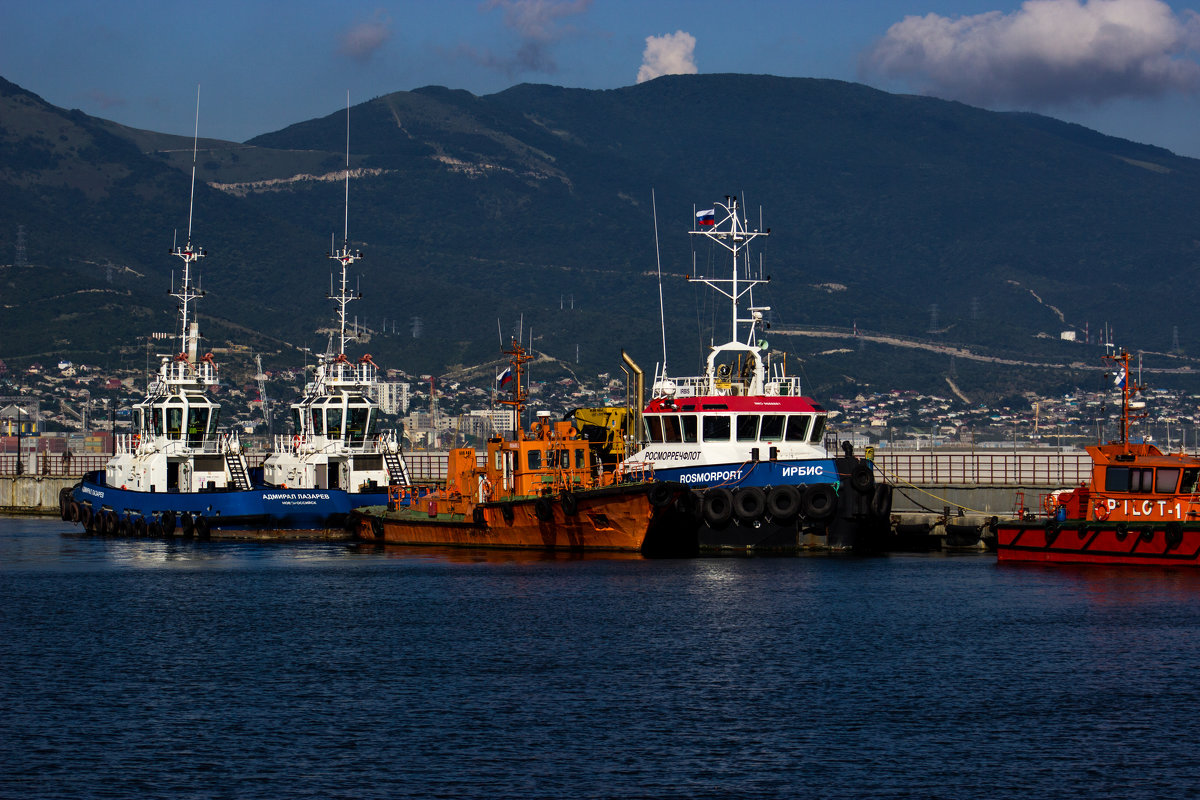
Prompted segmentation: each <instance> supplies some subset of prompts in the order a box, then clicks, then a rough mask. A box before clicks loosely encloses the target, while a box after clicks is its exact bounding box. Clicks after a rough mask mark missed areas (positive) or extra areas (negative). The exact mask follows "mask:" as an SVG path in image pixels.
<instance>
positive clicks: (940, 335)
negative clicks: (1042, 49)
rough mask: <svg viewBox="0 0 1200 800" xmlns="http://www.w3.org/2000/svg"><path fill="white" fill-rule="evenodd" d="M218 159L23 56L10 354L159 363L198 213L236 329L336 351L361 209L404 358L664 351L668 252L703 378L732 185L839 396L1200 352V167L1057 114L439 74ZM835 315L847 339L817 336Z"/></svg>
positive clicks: (427, 365)
mask: <svg viewBox="0 0 1200 800" xmlns="http://www.w3.org/2000/svg"><path fill="white" fill-rule="evenodd" d="M347 124H348V125H349V134H347ZM199 128H200V130H201V131H203V129H204V118H203V111H201V116H200V120H199ZM347 135H348V138H349V161H350V165H349V169H350V173H349V174H350V179H349V188H348V195H347V187H346V183H345V176H346V158H347V155H346V147H347V144H346V143H347ZM192 167H193V142H192V140H191V139H190V138H188V137H180V136H174V135H169V134H159V133H154V132H150V131H141V130H135V129H131V128H127V127H124V126H121V125H119V124H117V123H114V122H111V121H108V120H103V119H99V118H95V117H90V116H87V115H85V114H83V113H81V112H79V111H72V110H65V109H61V108H57V107H55V106H52V105H50V104H48V103H46V102H45V101H44V100H42V99H41V98H39V97H37V96H36V95H34V94H32V93H30V92H28V91H26V90H24V89H22V88H21V87H19V86H16V85H15V84H12V83H9V82H7V81H4V80H2V79H0V262H6V263H4V264H3V265H2V266H0V358H3V359H5V360H6V361H7V362H8V363H9V364H10V365H14V364H21V363H26V362H28V361H31V360H47V359H54V358H68V359H73V360H77V361H84V362H87V363H99V364H101V365H107V366H110V367H111V366H116V365H122V366H129V367H135V366H139V365H141V364H142V361H143V360H144V358H145V353H146V351H147V349H148V347H149V345H148V344H147V340H146V337H147V335H148V334H151V333H154V332H171V331H173V330H174V326H175V324H176V318H177V314H176V311H175V308H174V304H173V301H172V300H171V298H170V297H169V296H168V293H169V291H170V289H171V286H172V284H173V281H174V282H177V281H178V277H177V274H175V273H176V272H177V268H178V264H177V263H173V262H175V259H174V258H173V257H172V256H171V255H170V254H169V253H168V251H169V249H170V248H171V247H172V246H173V245H174V244H176V243H178V244H182V243H183V242H184V240H185V239H186V238H187V236H188V229H189V225H190V228H191V239H192V241H193V242H194V243H196V244H197V245H200V246H203V247H205V248H206V249H207V251H208V253H209V255H208V256H207V257H206V258H205V259H204V261H203V262H202V267H203V269H202V276H203V277H202V286H203V288H204V289H205V291H206V296H205V297H204V298H203V300H202V301H201V303H200V306H199V314H200V320H201V322H202V324H203V328H202V332H203V333H204V335H205V337H206V344H208V345H209V346H210V348H212V349H217V348H230V347H232V346H236V348H237V349H240V350H244V351H247V352H253V353H261V354H263V356H264V360H265V361H266V362H267V363H268V364H272V365H283V364H294V365H299V364H300V363H301V360H302V359H303V358H304V355H303V353H302V349H303V348H308V349H310V350H323V349H325V347H326V346H327V343H328V329H329V327H330V325H331V323H332V320H333V305H332V303H330V302H329V300H328V299H327V297H326V295H327V293H328V291H329V289H330V273H331V266H332V263H333V262H331V261H330V260H329V259H328V258H327V257H326V256H327V253H328V252H329V249H330V244H331V242H333V243H335V244H336V245H340V244H341V240H342V238H343V232H344V231H345V232H348V239H349V241H350V243H351V245H352V246H354V247H359V248H361V249H362V250H363V251H364V253H365V256H366V257H365V258H364V260H363V261H361V262H359V264H357V265H356V269H359V268H361V271H360V274H358V275H356V276H355V281H356V286H357V287H358V288H359V289H360V290H361V292H362V294H363V297H362V299H361V300H360V301H357V302H355V303H352V304H351V306H350V310H351V312H352V313H353V314H355V315H356V316H357V322H358V325H359V327H360V328H362V329H363V330H364V332H365V333H366V334H367V335H366V336H364V341H363V342H361V348H362V351H363V352H367V351H369V352H371V353H372V354H373V356H374V358H375V360H376V362H378V363H379V364H380V365H381V366H384V367H397V368H401V369H403V370H406V371H408V372H410V373H414V374H416V373H431V374H438V375H440V374H447V373H452V372H453V371H454V370H456V369H457V368H458V367H461V366H463V365H473V364H480V363H485V362H489V361H494V360H496V359H497V358H498V355H499V350H500V341H501V340H506V339H507V338H508V337H509V336H510V335H511V334H512V333H513V332H514V331H516V330H517V329H518V327H519V328H520V330H521V331H522V332H523V335H525V336H528V335H530V333H531V332H532V335H533V337H534V347H535V349H537V350H539V351H541V352H544V353H547V354H549V355H551V356H553V357H555V358H557V359H559V360H560V364H561V369H562V370H563V371H564V374H565V373H566V372H567V371H570V370H583V371H587V372H591V373H594V372H597V371H612V372H616V368H617V366H618V364H619V355H620V350H621V349H625V350H627V351H628V352H629V353H630V354H631V355H632V356H633V357H634V358H635V359H637V360H638V361H639V362H640V363H641V364H642V365H643V366H644V367H645V368H646V369H647V371H650V370H651V369H652V367H653V365H654V364H655V363H656V362H658V361H661V360H662V358H663V352H664V341H663V340H664V336H663V333H662V331H661V329H660V306H659V284H660V278H659V275H660V274H661V276H662V277H661V285H662V289H663V295H662V296H663V305H662V308H661V315H662V319H663V320H665V328H666V336H665V340H666V341H665V351H666V353H667V356H668V361H669V364H670V366H671V369H672V372H674V373H676V374H689V373H692V372H693V371H694V370H695V369H696V368H697V367H698V366H699V363H700V359H701V358H702V357H703V355H704V348H705V347H706V345H707V344H708V343H710V342H711V341H712V340H713V339H716V340H718V341H723V340H724V339H725V338H727V331H728V328H729V317H728V314H729V307H728V301H725V300H723V299H721V298H715V297H713V296H712V292H711V291H709V290H707V289H704V288H702V287H700V286H698V285H695V284H689V283H688V282H687V281H686V280H685V279H684V276H686V275H690V274H709V273H712V272H714V271H716V272H721V270H723V269H725V268H724V267H723V266H722V264H723V262H720V261H719V256H718V255H717V254H716V253H714V252H713V251H711V250H710V249H709V248H708V247H706V246H704V245H702V244H701V243H699V242H696V241H694V239H695V237H691V236H689V234H688V231H689V230H690V229H691V227H692V218H693V214H694V211H695V209H696V208H697V207H699V208H708V207H711V206H712V205H713V204H714V203H715V202H723V200H724V198H725V197H726V196H727V195H733V196H737V197H739V198H740V201H741V203H742V205H743V208H744V209H746V211H747V215H748V217H749V218H750V220H751V222H752V225H753V226H755V227H757V226H759V225H760V224H761V226H762V227H769V228H771V231H772V232H771V235H770V237H768V238H767V239H766V243H765V247H764V248H763V252H762V258H763V260H762V262H761V263H762V270H763V272H764V273H767V274H769V275H770V276H771V282H770V283H769V284H768V285H766V286H765V287H760V288H759V290H757V292H758V293H757V294H756V295H755V298H754V300H755V303H756V304H757V305H769V306H770V307H771V309H772V311H771V313H770V318H771V322H772V325H773V330H774V331H776V332H777V333H778V335H776V334H771V335H770V341H771V346H772V348H774V349H778V350H780V351H782V352H783V353H785V354H786V355H787V358H788V363H789V366H792V367H794V368H798V369H800V370H802V372H803V374H804V376H805V377H806V378H807V381H808V388H809V390H810V391H812V392H813V393H820V392H834V391H837V392H842V391H846V390H850V391H853V390H855V389H858V388H861V387H864V386H867V385H870V386H873V387H876V388H882V387H888V386H898V387H901V388H918V389H926V388H930V387H932V386H935V385H936V386H941V387H942V388H943V389H945V386H946V384H945V380H946V378H948V377H949V378H953V380H954V382H955V384H956V385H957V386H959V387H961V388H962V391H964V392H966V394H968V395H971V396H972V398H974V397H976V396H978V397H987V396H994V395H999V394H1004V393H1010V392H1014V391H1021V390H1025V389H1035V390H1044V391H1051V390H1057V389H1059V388H1063V387H1067V386H1070V385H1071V384H1076V385H1078V384H1080V383H1083V382H1085V381H1087V380H1093V378H1092V377H1090V373H1088V372H1087V370H1085V369H1083V366H1081V365H1086V366H1091V365H1093V364H1098V355H1099V353H1100V352H1102V351H1101V350H1100V348H1098V347H1097V346H1095V345H1094V344H1093V345H1087V344H1082V343H1080V342H1076V343H1065V342H1063V341H1061V340H1060V334H1061V333H1062V332H1064V331H1073V332H1074V333H1075V335H1076V337H1077V339H1079V340H1083V339H1084V338H1085V337H1086V338H1090V339H1091V340H1092V341H1093V342H1097V341H1100V339H1101V338H1102V333H1101V331H1102V330H1108V331H1115V334H1116V336H1117V338H1118V340H1119V342H1120V343H1122V344H1124V345H1125V346H1127V347H1129V348H1130V349H1142V350H1147V351H1153V352H1156V353H1161V354H1162V355H1161V357H1159V358H1160V363H1162V364H1169V365H1171V366H1180V365H1184V366H1186V365H1189V364H1191V363H1192V359H1190V358H1187V357H1186V355H1185V353H1187V352H1188V351H1189V350H1190V351H1192V352H1195V353H1198V354H1200V342H1198V341H1194V340H1193V339H1192V338H1191V337H1194V336H1195V335H1196V333H1195V329H1194V328H1193V327H1192V326H1191V325H1189V324H1188V321H1189V320H1190V319H1191V317H1190V311H1191V309H1192V308H1194V307H1195V302H1196V296H1195V295H1196V293H1197V281H1196V272H1197V268H1198V267H1200V231H1197V225H1196V223H1195V222H1194V221H1193V214H1192V211H1193V210H1194V209H1196V208H1197V207H1200V206H1198V201H1200V161H1196V160H1193V159H1189V158H1184V157H1180V156H1176V155H1174V154H1172V153H1170V152H1169V151H1166V150H1164V149H1161V148H1157V147H1152V146H1148V145H1142V144H1137V143H1134V142H1130V141H1126V140H1123V139H1117V138H1114V137H1110V136H1105V135H1102V134H1100V133H1097V132H1095V131H1092V130H1089V129H1086V128H1084V127H1081V126H1078V125H1073V124H1067V123H1063V122H1060V121H1057V120H1054V119H1051V118H1049V117H1045V116H1039V115H1035V114H1028V113H997V112H992V111H986V110H982V109H978V108H973V107H970V106H966V105H963V104H961V103H954V102H947V101H942V100H937V99H934V98H929V97H918V96H909V95H895V94H888V93H886V92H882V91H878V90H875V89H871V88H869V87H866V86H863V85H859V84H853V83H845V82H840V81H833V80H815V79H802V78H779V77H773V76H765V75H677V76H666V77H662V78H658V79H656V80H653V81H649V82H646V83H643V84H640V85H637V86H632V87H626V88H621V89H614V90H583V89H568V88H562V87H556V86H545V85H529V84H523V85H519V86H514V87H512V88H510V89H508V90H506V91H503V92H500V93H498V94H493V95H487V96H483V97H479V96H475V95H472V94H470V93H468V92H465V91H459V90H452V89H447V88H444V87H425V88H422V89H417V90H415V91H411V92H395V93H392V94H388V95H385V96H382V97H377V98H374V99H372V100H370V101H367V102H364V103H361V104H358V105H355V106H353V107H352V108H350V109H349V110H348V111H347V110H344V109H343V110H341V111H338V112H334V113H332V114H330V115H329V116H326V117H323V118H319V119H313V120H307V121H302V122H297V123H296V124H294V125H291V126H289V127H287V128H284V129H283V130H279V131H274V132H270V133H264V134H263V135H261V136H257V137H255V138H253V139H251V140H249V141H247V142H244V143H236V142H226V141H219V140H213V139H200V140H199V141H198V142H197V143H196V158H195V175H196V180H195V189H194V203H193V207H192V208H191V210H190V211H189V201H190V198H191V193H192V188H191V173H192ZM347 196H348V201H347ZM760 220H761V222H760ZM18 231H22V232H23V234H22V235H23V239H22V242H23V244H24V251H23V258H18V257H17V252H18V247H17V245H18ZM656 231H657V235H656ZM656 253H657V254H658V255H656ZM722 274H723V273H722ZM815 327H820V328H822V329H824V332H825V333H826V334H828V333H829V332H830V330H832V331H841V332H845V334H846V336H845V338H844V339H843V340H842V341H841V342H840V343H836V342H835V343H834V344H833V345H831V341H830V339H829V338H828V336H827V335H826V336H822V337H806V336H803V335H795V332H796V331H797V330H800V331H802V330H805V329H809V328H815ZM854 330H858V331H865V332H871V333H873V334H881V335H880V336H875V337H873V338H871V339H869V340H865V339H863V340H859V341H858V342H855V341H854V339H853V337H852V332H853V331H854ZM887 337H904V338H910V339H921V340H923V341H924V342H925V343H926V344H927V345H929V346H927V347H926V349H924V350H913V349H909V348H905V349H897V348H891V347H888V346H887V345H885V344H881V343H880V340H882V339H885V338H887ZM942 344H944V345H945V346H946V347H947V350H946V352H953V351H954V349H956V348H957V349H959V350H960V351H961V349H962V348H966V349H969V350H971V351H973V352H977V353H979V354H981V355H983V356H985V357H986V356H1002V357H1004V358H1005V359H1009V360H1020V361H1025V360H1028V361H1029V362H1039V363H1045V364H1051V365H1053V366H1051V367H1048V368H1047V367H1028V368H1025V369H1022V368H1019V367H1014V366H997V363H990V362H986V361H973V360H972V361H967V360H965V359H961V358H960V359H957V360H956V359H955V358H953V357H952V356H948V355H945V354H944V353H939V346H940V345H942ZM156 347H157V348H158V349H161V348H162V347H163V345H161V344H160V345H156ZM229 360H230V359H229V358H226V359H225V361H226V362H228V361H229ZM241 360H242V361H243V362H245V364H244V367H245V368H246V369H248V370H252V368H253V367H252V364H251V363H250V359H249V357H248V356H247V357H246V358H242V359H241Z"/></svg>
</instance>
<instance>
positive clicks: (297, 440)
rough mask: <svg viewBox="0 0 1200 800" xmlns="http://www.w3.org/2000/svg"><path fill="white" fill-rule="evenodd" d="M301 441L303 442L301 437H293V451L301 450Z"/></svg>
mask: <svg viewBox="0 0 1200 800" xmlns="http://www.w3.org/2000/svg"><path fill="white" fill-rule="evenodd" d="M300 441H301V440H300V437H299V436H293V437H292V449H293V450H299V449H300Z"/></svg>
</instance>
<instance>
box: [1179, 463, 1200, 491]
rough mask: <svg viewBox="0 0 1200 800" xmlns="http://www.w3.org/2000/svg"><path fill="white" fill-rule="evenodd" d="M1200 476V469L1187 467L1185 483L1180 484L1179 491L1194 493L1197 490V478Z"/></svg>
mask: <svg viewBox="0 0 1200 800" xmlns="http://www.w3.org/2000/svg"><path fill="white" fill-rule="evenodd" d="M1198 477H1200V469H1196V468H1195V467H1192V468H1189V469H1185V470H1184V471H1183V483H1181V484H1180V485H1179V491H1180V492H1182V493H1184V494H1194V493H1195V491H1196V478H1198Z"/></svg>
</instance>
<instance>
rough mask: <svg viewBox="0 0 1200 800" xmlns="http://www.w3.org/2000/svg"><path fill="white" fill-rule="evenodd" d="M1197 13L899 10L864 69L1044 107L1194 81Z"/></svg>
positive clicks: (1072, 5) (1092, 0)
mask: <svg viewBox="0 0 1200 800" xmlns="http://www.w3.org/2000/svg"><path fill="white" fill-rule="evenodd" d="M1198 20H1200V17H1197V15H1196V14H1195V13H1193V12H1190V11H1188V12H1184V17H1183V18H1181V17H1180V16H1178V15H1176V14H1175V13H1174V12H1173V11H1172V10H1171V7H1170V6H1168V5H1167V4H1166V3H1164V2H1162V1H1161V0H1084V2H1082V3H1081V2H1079V0H1027V2H1025V3H1023V4H1022V5H1021V8H1020V9H1018V10H1017V11H1014V12H1013V13H1011V14H1004V13H1002V12H999V11H990V12H988V13H985V14H978V15H975V16H970V17H955V18H950V17H942V16H939V15H937V14H927V15H925V16H923V17H905V18H904V19H903V20H902V21H900V22H897V23H896V24H895V25H893V26H892V27H891V28H889V29H888V31H887V34H886V35H885V36H884V37H883V39H881V40H880V41H879V42H878V43H877V44H876V45H875V46H874V47H873V48H872V49H871V50H870V51H869V52H868V53H867V54H866V55H865V56H864V59H863V62H862V67H863V71H864V72H866V73H877V74H881V75H885V76H888V77H892V78H903V79H908V80H912V81H914V82H916V83H920V84H923V85H922V86H921V88H922V89H923V90H924V91H927V92H928V93H930V94H934V95H938V96H942V97H949V98H953V99H957V100H963V101H966V102H970V103H976V104H980V105H1016V106H1031V107H1044V106H1053V105H1069V104H1072V103H1076V102H1079V101H1087V102H1092V103H1101V102H1104V101H1105V100H1110V99H1113V98H1117V97H1152V96H1157V95H1161V94H1164V93H1166V92H1169V91H1173V90H1176V91H1184V92H1191V91H1195V90H1196V89H1197V88H1200V64H1197V62H1196V61H1195V60H1194V57H1193V56H1194V54H1195V52H1196V45H1197V42H1200V35H1198V34H1200V23H1198Z"/></svg>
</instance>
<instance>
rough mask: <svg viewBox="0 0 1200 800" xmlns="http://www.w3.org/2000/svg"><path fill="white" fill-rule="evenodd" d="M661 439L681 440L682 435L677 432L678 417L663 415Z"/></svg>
mask: <svg viewBox="0 0 1200 800" xmlns="http://www.w3.org/2000/svg"><path fill="white" fill-rule="evenodd" d="M662 427H663V441H664V442H672V443H677V442H682V441H683V437H682V436H680V434H679V418H678V417H663V420H662Z"/></svg>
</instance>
